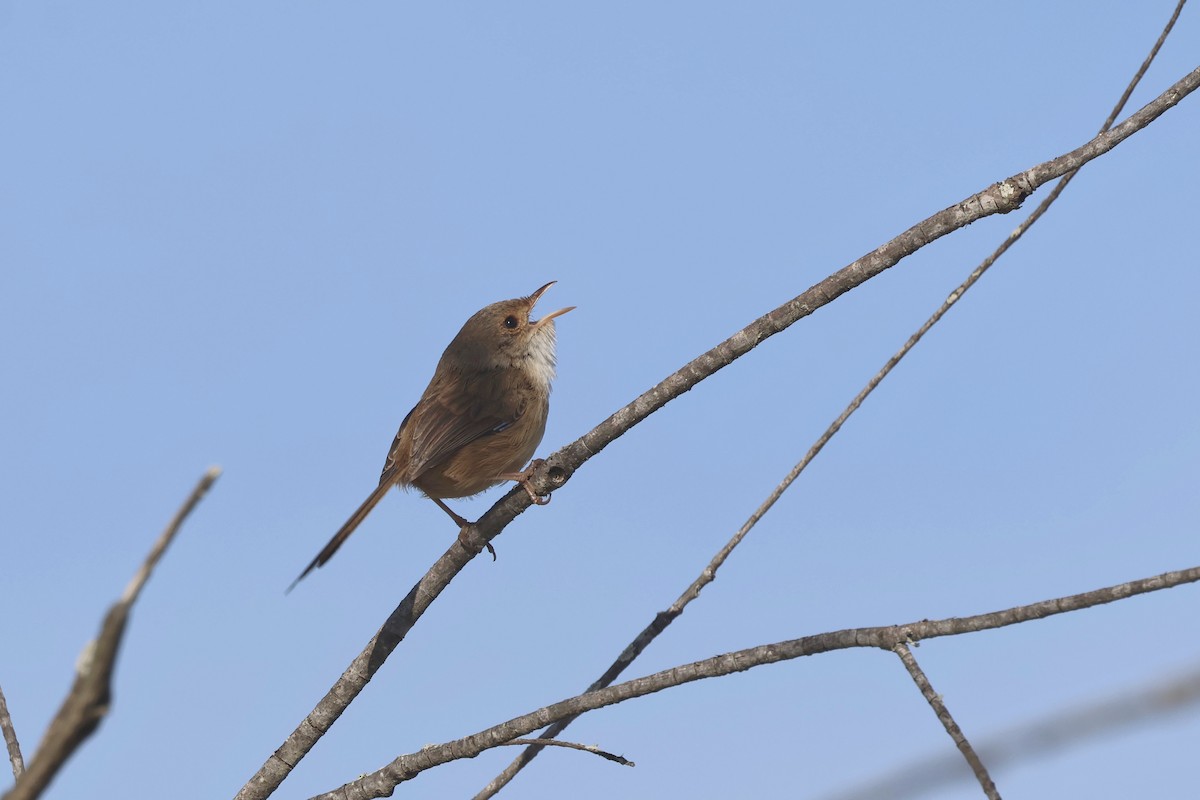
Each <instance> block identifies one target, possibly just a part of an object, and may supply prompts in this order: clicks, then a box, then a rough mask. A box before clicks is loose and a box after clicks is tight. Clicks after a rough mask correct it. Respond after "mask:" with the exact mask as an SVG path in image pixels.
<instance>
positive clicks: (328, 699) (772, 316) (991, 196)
mask: <svg viewBox="0 0 1200 800" xmlns="http://www.w3.org/2000/svg"><path fill="white" fill-rule="evenodd" d="M1198 86H1200V68H1198V69H1196V70H1194V71H1192V72H1190V73H1188V75H1186V76H1185V77H1183V78H1181V79H1180V80H1179V81H1177V82H1176V83H1175V84H1174V85H1172V86H1171V87H1170V88H1169V89H1167V91H1166V92H1164V93H1163V94H1162V95H1160V96H1159V97H1157V98H1156V99H1154V100H1153V101H1151V102H1150V103H1148V104H1147V105H1146V106H1144V107H1143V108H1142V109H1141V110H1140V111H1138V112H1137V113H1135V114H1133V115H1132V116H1130V117H1129V119H1127V120H1125V121H1124V122H1122V123H1121V124H1120V125H1118V126H1116V127H1115V128H1113V130H1112V131H1110V132H1108V133H1106V134H1102V135H1100V136H1097V137H1096V138H1094V139H1092V140H1091V141H1090V142H1088V143H1087V144H1084V145H1082V146H1081V147H1078V148H1076V149H1075V150H1072V151H1071V152H1069V153H1065V154H1063V155H1061V156H1059V157H1057V158H1054V159H1052V160H1050V161H1047V162H1044V163H1042V164H1038V165H1036V166H1034V167H1031V168H1029V169H1027V170H1025V171H1023V172H1020V173H1017V174H1016V175H1013V176H1012V177H1010V178H1008V179H1006V180H1004V181H1002V182H1000V183H997V184H994V185H992V186H990V187H988V188H987V189H985V190H983V191H981V192H978V193H976V194H973V195H971V196H970V197H968V198H966V199H965V200H963V201H961V202H959V203H956V204H955V205H953V206H950V207H949V208H946V209H943V210H942V211H939V212H938V213H936V214H934V215H933V216H931V217H929V218H928V219H926V220H924V221H923V222H920V223H918V224H916V225H914V226H913V227H912V228H910V229H909V230H907V231H905V232H904V233H902V234H900V235H899V236H897V237H896V238H895V239H893V240H891V241H890V242H888V243H887V244H884V245H882V246H880V247H879V248H877V249H876V250H873V251H872V252H870V253H868V254H867V255H865V256H863V257H862V258H859V259H858V260H856V261H854V262H852V263H851V264H849V265H847V266H846V267H843V268H842V269H840V270H838V271H837V272H835V273H834V274H832V275H830V276H829V277H828V278H826V279H824V280H823V281H821V282H820V283H817V284H816V285H814V286H813V287H811V288H810V289H808V290H807V291H805V292H803V293H802V294H800V295H799V296H797V297H796V298H794V299H792V300H790V301H788V302H787V303H784V304H783V305H782V306H780V307H779V308H777V309H775V310H774V311H771V312H769V313H767V314H765V315H764V316H762V317H760V318H759V319H757V320H755V321H754V322H752V323H751V324H750V325H748V326H746V327H745V328H743V329H742V330H741V331H739V332H738V333H736V334H734V335H733V336H732V337H730V338H729V339H727V340H726V341H724V342H722V343H721V344H719V345H717V346H716V347H714V348H713V349H712V350H709V351H708V352H707V353H704V354H703V355H701V356H699V357H697V358H696V359H693V360H692V361H691V362H689V363H688V364H687V365H685V366H684V367H683V368H682V369H680V370H678V371H677V372H675V373H674V374H672V375H670V376H668V377H667V378H666V379H665V380H663V381H662V382H661V383H659V384H658V385H657V386H655V387H654V388H652V389H650V390H649V391H647V392H645V393H644V394H642V395H641V396H640V397H638V398H637V399H635V400H634V401H633V402H631V403H629V404H628V405H626V406H625V407H624V408H622V409H621V410H619V411H617V412H616V413H615V414H613V415H612V416H610V417H609V418H608V419H607V420H605V421H604V422H602V423H600V424H599V425H597V426H596V427H595V428H593V429H592V430H591V431H590V432H588V433H587V434H585V435H583V436H582V437H580V438H579V439H577V440H576V441H575V442H573V443H571V444H569V445H567V446H566V447H564V448H562V449H560V450H559V451H557V452H556V453H554V454H553V455H551V456H550V457H549V458H548V459H546V461H545V462H544V463H543V464H542V465H540V466H539V467H538V469H537V470H535V472H534V475H533V477H532V478H531V484H532V485H533V487H534V489H536V490H537V491H538V493H539V494H542V495H545V494H549V493H550V492H551V491H553V490H554V489H556V488H558V487H561V486H562V485H563V484H565V483H566V482H567V480H568V479H569V478H570V476H571V474H572V473H573V472H574V471H575V470H576V469H578V468H579V467H580V466H582V465H583V464H584V463H585V462H587V461H588V460H589V459H590V458H591V457H592V456H594V455H596V454H597V453H599V452H600V451H601V450H603V449H604V448H605V447H606V446H608V445H609V444H610V443H612V442H613V441H614V440H615V439H616V438H617V437H619V436H621V435H622V434H624V433H625V432H626V431H628V430H629V429H631V428H632V427H633V426H634V425H636V424H637V423H639V422H641V421H642V420H644V419H645V418H646V417H648V416H650V414H652V413H654V412H655V411H657V410H658V409H660V408H662V407H663V406H664V405H666V404H667V403H668V402H669V401H670V400H672V399H674V398H675V397H678V396H679V395H681V394H683V393H684V392H687V391H689V390H690V389H692V388H693V387H694V386H695V385H696V384H698V383H699V382H700V381H702V380H703V379H705V378H707V377H709V376H710V375H713V374H714V373H716V372H717V371H718V370H720V369H722V368H723V367H725V366H728V365H729V364H730V363H732V362H733V361H734V360H735V359H737V358H739V357H741V356H743V355H745V354H746V353H748V352H750V351H751V350H752V349H754V348H755V347H757V346H758V345H759V344H760V343H761V342H762V341H763V340H765V339H767V338H769V337H771V336H774V335H775V334H777V333H779V332H780V331H783V330H785V329H787V328H788V327H789V326H791V325H792V324H793V323H795V322H797V321H798V320H800V319H803V318H804V317H806V316H808V315H809V314H811V313H813V312H814V311H815V310H816V309H818V308H820V307H821V306H824V305H826V304H828V303H831V302H833V301H834V300H835V299H837V298H838V297H840V296H841V295H843V294H845V293H846V292H848V291H850V290H851V289H853V288H855V287H857V286H860V285H862V284H863V283H865V282H866V281H868V280H870V279H871V278H873V277H875V276H876V275H879V274H880V273H882V272H884V271H885V270H887V269H888V268H890V267H892V266H894V265H895V264H897V263H898V262H899V261H900V260H901V259H902V258H904V257H905V256H908V255H911V254H912V253H914V252H916V251H917V250H919V249H920V248H921V247H924V246H925V245H927V244H929V243H930V242H932V241H934V240H936V239H939V238H941V237H942V236H945V235H946V234H948V233H951V232H952V231H955V230H958V229H959V228H962V227H965V226H967V225H969V224H971V223H972V222H975V221H977V220H980V219H983V218H984V217H988V216H991V215H993V214H1002V213H1008V212H1009V211H1012V210H1014V209H1016V208H1019V207H1020V205H1021V203H1022V202H1024V200H1025V198H1026V197H1028V196H1029V195H1030V194H1031V193H1033V192H1034V191H1036V190H1037V189H1038V188H1039V187H1041V186H1042V185H1044V184H1046V183H1048V182H1049V181H1051V180H1054V179H1055V178H1059V177H1061V176H1062V175H1064V174H1066V173H1067V172H1069V171H1071V170H1073V169H1078V168H1079V167H1080V166H1082V165H1083V164H1086V163H1087V162H1088V161H1090V160H1092V159H1094V158H1097V157H1099V156H1101V155H1103V154H1104V153H1107V152H1108V151H1110V150H1112V149H1113V148H1114V147H1116V146H1117V145H1118V144H1120V143H1121V142H1123V141H1125V140H1126V139H1128V138H1129V137H1130V136H1132V135H1133V134H1134V133H1136V132H1137V131H1139V130H1141V129H1142V128H1144V127H1146V126H1147V125H1149V124H1150V123H1151V122H1153V121H1154V120H1155V119H1157V118H1158V117H1159V116H1161V115H1162V114H1163V113H1165V112H1166V111H1167V110H1168V109H1170V108H1172V107H1173V106H1175V105H1176V104H1177V103H1178V102H1179V101H1180V100H1182V99H1183V98H1184V97H1186V96H1187V95H1188V94H1190V93H1191V92H1193V91H1195V89H1196V88H1197V87H1198ZM531 503H532V501H531V500H530V497H529V493H528V492H526V491H524V490H523V489H521V488H520V487H516V488H514V489H513V490H512V491H510V492H509V493H508V494H507V495H505V496H504V497H502V498H501V499H500V500H498V501H497V502H496V504H495V505H493V506H492V508H491V509H489V510H488V512H487V513H486V514H484V515H483V517H481V518H480V519H479V521H478V522H476V523H474V524H473V525H471V526H469V527H468V528H467V529H465V531H466V533H467V536H468V538H469V539H470V540H471V541H472V542H474V543H475V544H476V552H478V550H479V549H480V548H481V547H482V546H483V543H485V542H490V541H491V540H492V539H494V538H495V537H496V536H498V535H499V534H500V532H501V531H503V530H504V528H505V527H506V526H507V525H508V524H509V523H510V522H511V521H512V520H513V519H515V518H516V516H517V515H518V514H521V513H522V512H523V511H525V509H527V508H528V507H529V506H530V505H531ZM473 555H474V554H473V553H468V552H467V551H466V549H465V548H464V547H461V546H460V545H459V544H458V543H457V542H455V543H454V544H452V545H451V546H450V548H449V549H448V550H447V551H446V552H445V553H443V554H442V556H441V557H440V558H439V559H438V560H437V562H435V563H434V565H433V566H432V567H431V568H430V570H429V572H427V573H426V574H425V576H424V577H422V578H421V579H420V580H419V581H418V582H417V583H416V585H414V586H413V588H412V589H411V590H409V593H408V594H407V595H406V596H405V598H404V599H403V600H402V601H401V602H400V605H398V606H397V607H396V609H395V610H394V611H393V612H392V614H391V615H390V616H389V617H388V619H387V620H386V621H385V622H384V624H383V626H382V627H381V628H380V629H379V631H378V632H377V633H376V634H375V635H374V636H373V637H372V638H371V640H370V641H369V642H368V643H367V645H366V647H365V648H364V649H363V651H362V652H361V653H359V654H358V656H356V657H355V658H354V660H353V661H352V662H351V664H350V666H349V667H348V668H347V669H346V670H345V672H343V673H342V675H341V676H340V677H339V678H338V679H337V681H336V682H335V683H334V685H333V686H332V687H331V688H330V689H329V691H328V692H327V693H326V694H325V696H324V697H323V698H321V700H320V701H319V702H318V703H317V705H316V707H315V708H314V709H313V710H312V711H311V712H309V714H308V715H307V716H306V717H305V718H304V719H303V720H302V721H301V722H300V724H299V725H298V726H297V727H296V729H295V730H293V731H292V733H291V734H289V735H288V737H287V738H286V739H285V740H284V742H283V743H282V744H281V745H280V746H279V748H278V749H277V750H276V751H275V752H274V753H272V754H271V756H270V757H269V758H268V759H267V760H266V761H265V762H264V763H263V765H262V766H261V767H260V768H259V769H258V771H257V772H256V773H255V774H254V775H253V776H252V777H251V778H250V780H249V781H247V783H246V784H245V785H244V786H243V787H242V788H241V789H240V790H239V791H238V793H237V795H236V798H237V800H262V798H266V797H269V796H270V795H271V794H272V793H273V792H274V791H275V789H276V788H278V787H279V785H280V784H281V783H282V782H283V780H284V779H285V778H286V777H287V775H288V774H289V773H290V772H291V771H292V769H293V768H294V767H295V766H296V764H298V763H299V762H300V760H301V759H303V758H304V756H305V755H307V753H308V752H309V751H310V750H311V749H312V748H313V746H314V745H315V744H316V743H317V741H319V740H320V738H321V737H322V736H324V735H325V732H326V731H328V730H329V729H330V728H331V727H332V726H333V724H334V723H335V722H336V721H337V719H338V717H340V716H341V714H342V712H344V711H345V710H346V708H347V707H349V705H350V703H352V702H353V701H354V698H356V697H357V696H358V695H359V693H360V692H361V691H362V690H363V688H365V687H366V685H367V683H368V682H369V681H370V680H371V678H372V677H373V676H374V675H375V673H376V672H377V671H378V669H379V667H380V666H382V664H383V662H384V661H386V659H387V658H388V656H389V655H391V653H392V652H393V651H394V650H395V649H396V647H397V646H398V645H399V644H400V642H401V641H402V640H403V638H404V637H405V636H406V635H407V634H408V631H410V630H411V629H412V627H413V625H415V624H416V622H417V620H418V619H420V617H421V616H422V615H423V614H424V613H425V610H426V609H427V608H428V607H429V604H430V603H432V602H433V600H434V599H436V598H437V596H438V595H439V594H441V592H442V591H443V590H444V589H445V588H446V586H448V585H449V583H450V581H451V580H453V578H454V577H455V576H456V575H457V574H458V573H459V572H460V571H461V570H462V568H463V567H464V566H465V565H466V563H467V562H468V561H469V560H470V559H471V558H472V557H473ZM510 738H511V737H510Z"/></svg>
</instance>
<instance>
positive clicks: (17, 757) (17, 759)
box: [0, 690, 25, 781]
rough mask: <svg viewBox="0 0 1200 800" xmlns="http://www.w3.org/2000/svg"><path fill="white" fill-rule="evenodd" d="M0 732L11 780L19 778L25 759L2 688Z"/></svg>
mask: <svg viewBox="0 0 1200 800" xmlns="http://www.w3.org/2000/svg"><path fill="white" fill-rule="evenodd" d="M0 732H2V733H3V734H4V745H5V746H6V747H7V748H8V761H9V763H10V764H12V773H13V780H14V781H18V780H20V779H21V773H22V772H24V771H25V760H24V759H22V758H21V743H20V742H18V741H17V729H16V728H14V727H13V721H12V717H11V716H9V714H8V703H7V702H5V700H4V691H3V690H0Z"/></svg>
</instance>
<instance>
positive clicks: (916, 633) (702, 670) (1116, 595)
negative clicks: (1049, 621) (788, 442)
mask: <svg viewBox="0 0 1200 800" xmlns="http://www.w3.org/2000/svg"><path fill="white" fill-rule="evenodd" d="M1196 581H1200V566H1196V567H1191V568H1189V569H1185V570H1179V571H1175V572H1166V573H1163V574H1162V575H1155V576H1153V577H1149V578H1142V579H1139V580H1135V581H1130V582H1128V583H1121V584H1117V585H1115V586H1108V587H1105V588H1102V589H1095V590H1093V591H1090V592H1083V593H1081V594H1075V595H1069V596H1067V597H1057V598H1054V599H1051V600H1043V601H1041V602H1039V603H1031V604H1029V605H1023V606H1017V607H1015V608H1009V609H1006V610H1003V611H994V612H991V613H988V614H977V615H975V616H971V617H951V618H949V619H942V620H921V621H919V622H911V623H908V624H905V625H889V626H885V627H875V628H850V629H847V630H841V631H832V632H830V633H821V634H817V635H815V636H805V637H803V638H800V639H791V640H789V641H785V642H776V643H775V644H766V645H760V646H758V647H752V648H748V649H746V650H738V651H736V652H733V653H725V654H724V655H719V656H713V657H712V658H707V659H704V660H703V661H696V662H693V663H691V664H683V665H680V666H678V667H673V668H671V669H667V670H663V671H662V672H656V673H654V674H653V675H647V676H646V677H644V678H635V679H634V680H631V681H626V682H625V683H618V684H616V685H614V686H609V687H607V688H605V689H599V690H597V691H594V692H588V693H587V694H583V695H579V696H578V697H573V698H571V699H569V700H563V701H561V702H558V703H554V704H553V705H549V706H546V707H544V708H540V709H538V710H537V711H533V712H531V713H528V714H524V715H522V716H519V717H515V718H513V719H511V720H509V721H507V722H503V723H501V724H499V725H495V726H493V727H491V728H488V729H486V730H484V731H480V732H479V733H475V734H472V735H470V736H466V737H464V738H462V739H458V740H455V741H453V742H446V743H444V744H438V745H429V746H426V747H423V748H422V749H421V750H420V751H419V752H416V753H410V754H408V755H403V756H400V757H398V758H396V759H394V760H393V761H392V762H391V763H389V764H387V765H386V766H384V767H382V768H381V769H379V770H376V771H375V772H372V773H370V774H369V775H364V776H362V777H361V778H359V779H358V780H355V781H352V782H350V783H347V784H345V785H343V786H341V787H339V788H337V789H334V790H332V791H329V792H326V793H324V794H320V795H316V796H315V797H314V798H313V800H370V798H375V797H390V796H391V795H392V793H393V791H394V790H395V788H396V787H397V786H399V785H400V784H401V783H404V782H405V781H409V780H412V779H413V778H415V777H416V776H417V775H419V774H421V773H422V772H424V771H425V770H427V769H430V768H432V767H436V766H440V765H441V764H445V763H448V762H450V761H455V760H458V759H460V758H474V757H475V756H477V755H479V754H480V753H482V752H483V751H484V750H488V749H490V748H493V747H499V746H501V745H504V744H506V743H508V742H511V741H512V740H513V739H515V738H517V737H520V736H524V735H525V734H527V733H531V732H533V731H535V730H538V729H539V728H543V727H545V726H546V725H549V724H551V723H553V722H555V721H557V720H560V719H565V718H567V717H570V716H578V715H579V714H582V713H584V712H585V711H593V710H595V709H597V708H603V707H605V706H610V705H614V704H616V703H620V702H623V701H625V700H630V699H632V698H635V697H643V696H645V695H648V694H653V693H655V692H661V691H662V690H663V689H669V688H671V687H674V686H680V685H682V684H685V683H691V682H693V681H698V680H703V679H705V678H716V677H720V676H723V675H731V674H733V673H735V672H744V671H746V670H748V669H753V668H754V667H759V666H762V665H764V664H774V663H776V662H779V661H789V660H791V659H795V658H800V657H802V656H811V655H816V654H817V653H825V652H829V651H831V650H844V649H848V648H852V647H877V648H880V649H883V650H894V649H895V648H896V647H897V646H898V645H907V644H910V643H912V642H918V641H921V640H923V639H933V638H937V637H940V636H957V635H961V634H964V633H973V632H977V631H984V630H992V629H994V628H1003V627H1007V626H1009V625H1016V624H1018V623H1021V622H1028V621H1030V620H1035V619H1043V618H1045V617H1050V616H1054V615H1057V614H1066V613H1069V612H1072V611H1078V610H1080V609H1084V608H1090V607H1092V606H1097V605H1102V604H1105V603H1111V602H1114V601H1117V600H1123V599H1126V598H1129V597H1133V596H1134V595H1139V594H1146V593H1148V592H1155V591H1159V590H1162V589H1169V588H1172V587H1174V586H1180V585H1182V584H1185V583H1194V582H1196Z"/></svg>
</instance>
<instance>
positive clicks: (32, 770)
mask: <svg viewBox="0 0 1200 800" xmlns="http://www.w3.org/2000/svg"><path fill="white" fill-rule="evenodd" d="M220 474H221V470H220V469H219V468H217V467H212V468H211V469H209V470H208V472H206V473H205V474H204V477H202V478H201V479H200V482H199V483H197V484H196V488H195V489H193V490H192V494H191V496H190V497H188V499H187V500H186V501H185V502H184V504H183V505H182V506H181V507H180V509H179V511H177V512H176V513H175V517H174V519H172V520H171V522H170V524H168V525H167V527H166V529H165V530H164V531H163V532H162V535H161V536H159V538H158V541H157V542H155V543H154V546H153V547H152V548H151V549H150V553H149V554H148V555H147V556H146V560H145V562H144V563H143V564H142V566H141V567H140V568H139V569H138V571H137V573H136V574H135V575H134V576H133V579H132V580H131V581H130V582H129V584H128V585H127V586H126V587H125V591H124V592H122V593H121V598H120V600H118V601H117V602H116V603H114V604H113V606H112V607H111V608H110V609H109V610H108V614H107V615H105V618H104V624H103V625H102V626H101V628H100V634H99V636H97V637H96V638H95V639H93V640H92V641H90V642H88V644H87V646H86V647H84V650H83V653H82V654H81V655H80V656H79V660H78V661H77V662H76V664H75V683H74V684H73V685H72V686H71V692H70V694H68V695H67V697H66V699H65V700H64V701H63V704H62V706H61V707H60V708H59V710H58V714H57V715H55V717H54V721H53V722H51V723H50V727H49V728H48V729H47V730H46V735H45V736H43V737H42V741H41V744H40V745H38V749H37V752H36V753H34V756H33V760H32V761H31V762H30V765H29V768H28V769H27V770H25V773H24V774H23V775H22V776H21V778H20V779H18V780H17V783H16V785H15V786H14V787H13V788H12V790H11V791H10V792H9V793H8V794H6V795H4V797H5V800H33V798H36V797H39V796H40V795H41V794H42V792H44V791H45V790H46V787H48V786H49V785H50V782H51V781H52V780H53V779H54V776H55V775H57V774H58V771H59V770H60V769H62V767H63V765H64V764H65V763H66V761H67V759H68V758H70V757H71V754H72V753H74V752H75V750H76V749H78V747H79V745H81V744H83V742H84V741H85V740H86V739H87V738H88V737H89V736H91V735H92V733H94V732H95V730H96V728H97V727H99V725H100V721H101V720H102V719H104V717H105V715H107V714H108V710H109V707H110V703H111V701H112V676H113V672H114V671H115V669H116V662H117V652H118V651H119V650H120V647H121V639H122V637H123V636H124V634H125V626H126V624H127V623H128V621H129V614H130V612H131V611H132V610H133V604H134V603H135V602H136V601H137V599H138V596H139V595H140V594H141V591H142V588H143V587H144V586H145V585H146V581H147V580H148V579H149V577H150V573H151V572H152V571H153V570H154V567H155V565H156V564H157V563H158V561H159V559H161V558H162V555H163V553H164V552H166V549H167V546H168V545H170V543H171V540H172V539H174V538H175V534H176V533H178V532H179V529H180V527H181V526H182V525H183V521H184V520H185V519H187V517H188V515H189V514H191V513H192V509H194V508H195V507H196V505H197V504H198V503H199V502H200V500H201V498H203V497H204V494H205V493H206V492H207V491H208V490H209V488H210V487H211V486H212V485H213V482H214V481H216V479H217V478H218V477H219V476H220Z"/></svg>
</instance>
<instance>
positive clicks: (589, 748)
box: [503, 739, 637, 767]
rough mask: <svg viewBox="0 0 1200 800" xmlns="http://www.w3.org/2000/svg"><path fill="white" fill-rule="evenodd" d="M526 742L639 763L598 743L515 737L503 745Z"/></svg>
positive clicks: (623, 761)
mask: <svg viewBox="0 0 1200 800" xmlns="http://www.w3.org/2000/svg"><path fill="white" fill-rule="evenodd" d="M526 744H537V745H539V746H541V747H567V748H570V749H571V750H583V751H584V752H585V753H595V754H596V755H598V756H600V757H601V758H606V759H608V760H609V761H615V762H617V763H618V764H620V765H621V766H623V767H636V766H637V764H634V763H633V762H632V761H630V760H629V759H628V758H626V757H625V756H619V755H617V754H615V753H609V752H607V751H605V750H601V749H600V747H599V746H598V745H594V744H578V743H577V742H564V741H561V740H559V739H513V740H512V741H511V742H505V743H504V745H503V746H504V747H508V746H510V745H526Z"/></svg>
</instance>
